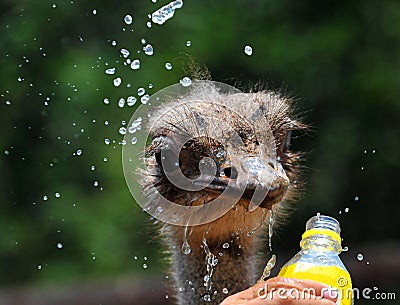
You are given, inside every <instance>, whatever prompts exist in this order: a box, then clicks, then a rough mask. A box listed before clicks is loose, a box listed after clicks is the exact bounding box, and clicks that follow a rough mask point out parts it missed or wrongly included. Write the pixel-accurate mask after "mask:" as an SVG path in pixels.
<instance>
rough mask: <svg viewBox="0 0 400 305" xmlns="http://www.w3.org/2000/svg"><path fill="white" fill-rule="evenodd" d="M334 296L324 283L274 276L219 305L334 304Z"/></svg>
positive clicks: (335, 296)
mask: <svg viewBox="0 0 400 305" xmlns="http://www.w3.org/2000/svg"><path fill="white" fill-rule="evenodd" d="M336 298H337V294H336V295H335V293H334V292H333V291H332V290H331V289H330V287H329V286H327V285H325V284H322V283H319V282H315V281H311V280H301V279H294V278H284V277H274V278H270V279H269V280H267V281H265V282H260V283H257V284H256V285H254V286H252V287H250V288H248V289H246V290H243V291H241V292H238V293H236V294H234V295H231V296H229V297H228V298H226V299H225V300H224V301H223V302H222V303H221V304H220V305H242V304H243V305H294V304H295V305H335V302H336Z"/></svg>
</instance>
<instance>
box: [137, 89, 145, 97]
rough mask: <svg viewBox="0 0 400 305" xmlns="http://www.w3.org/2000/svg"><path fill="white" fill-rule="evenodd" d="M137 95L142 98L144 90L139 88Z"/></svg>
mask: <svg viewBox="0 0 400 305" xmlns="http://www.w3.org/2000/svg"><path fill="white" fill-rule="evenodd" d="M137 93H138V95H139V96H142V95H143V94H145V93H146V90H144V88H139V89H138V90H137Z"/></svg>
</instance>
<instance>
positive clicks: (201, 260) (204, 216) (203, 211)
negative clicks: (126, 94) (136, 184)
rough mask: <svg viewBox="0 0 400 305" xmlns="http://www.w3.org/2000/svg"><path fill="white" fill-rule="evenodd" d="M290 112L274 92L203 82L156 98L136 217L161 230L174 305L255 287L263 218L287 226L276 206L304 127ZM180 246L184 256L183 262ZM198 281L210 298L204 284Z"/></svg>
mask: <svg viewBox="0 0 400 305" xmlns="http://www.w3.org/2000/svg"><path fill="white" fill-rule="evenodd" d="M292 108H293V107H292V103H291V100H290V98H287V97H285V96H284V95H282V94H280V93H277V92H272V91H260V92H252V93H242V92H240V91H239V90H236V89H232V87H229V88H228V89H226V88H223V86H221V85H219V83H215V82H210V81H202V82H194V83H193V84H192V85H191V87H190V90H186V91H185V93H184V94H181V95H178V96H170V97H167V98H165V100H164V102H163V103H161V105H160V106H158V107H157V108H156V110H155V111H153V113H152V114H151V116H150V120H149V122H148V124H147V125H148V126H147V129H148V132H149V134H150V141H149V145H148V146H147V148H146V151H145V158H144V160H145V164H146V168H145V170H143V171H142V173H141V180H140V181H141V186H142V188H143V190H144V193H145V195H146V203H145V205H144V208H145V210H146V211H148V212H149V213H150V214H151V215H155V216H156V218H159V219H160V217H158V216H160V215H162V220H163V221H164V224H163V226H162V227H161V233H162V234H161V236H162V237H163V239H164V240H165V241H166V243H167V245H168V248H169V249H170V252H171V255H172V265H173V266H172V269H173V273H174V278H175V290H177V289H178V287H179V291H180V292H179V293H178V297H177V298H178V303H179V304H202V303H201V301H199V300H203V299H204V297H205V296H208V295H209V294H210V293H211V292H212V291H211V290H212V289H214V290H213V291H214V292H213V294H214V295H216V294H217V296H216V297H215V298H214V301H215V302H216V303H215V304H217V302H220V301H221V300H222V298H223V297H224V295H223V294H222V293H221V291H222V290H223V288H224V289H229V291H230V292H235V291H239V290H241V289H244V288H246V287H247V286H248V285H249V284H251V283H252V282H253V281H254V278H255V277H257V273H256V272H255V271H254V270H255V269H254V266H255V263H254V262H255V259H254V257H255V254H256V253H257V252H259V249H258V247H257V246H258V244H259V243H258V242H257V241H258V240H259V238H257V237H258V236H259V235H262V234H261V233H260V232H262V228H263V227H266V226H265V224H266V223H267V218H266V215H268V213H270V214H269V215H270V219H271V215H272V212H270V211H273V215H274V218H275V219H276V220H279V219H282V218H283V219H284V218H286V217H287V214H286V213H287V208H286V207H285V205H286V204H284V203H286V202H287V201H288V200H289V199H290V198H293V195H294V194H295V191H296V189H297V186H298V184H299V165H298V163H299V159H300V154H299V153H295V152H292V151H291V149H290V140H291V137H292V133H293V132H294V131H297V130H303V129H304V128H305V125H303V124H302V123H301V122H300V121H299V120H298V119H297V118H296V117H295V116H294V114H293V111H292ZM166 202H167V203H169V205H166V204H165V203H166ZM170 203H172V204H173V205H172V206H174V207H171V204H170ZM177 211H179V212H177ZM182 211H183V212H182ZM255 231H257V232H255ZM253 233H255V234H253ZM186 239H187V241H188V242H189V244H190V246H191V250H192V251H191V252H190V251H186V253H182V251H181V246H182V243H184V242H185V241H186ZM222 245H224V247H222ZM226 245H229V247H227V246H226ZM217 251H218V253H219V255H220V256H221V257H220V258H219V263H218V266H212V268H209V267H210V266H209V265H207V264H208V261H207V263H205V259H206V258H207V257H208V258H209V255H210V253H212V252H217ZM224 253H225V254H224ZM214 267H215V270H214V269H213V268H214ZM211 269H212V270H213V271H212V272H211V274H210V270H211ZM205 273H208V276H209V277H211V275H212V278H213V283H214V286H213V288H212V289H211V287H210V285H205V284H204V283H203V279H204V275H205ZM188 283H192V284H190V285H189V284H188ZM188 285H189V286H188ZM186 286H187V287H186ZM182 287H186V288H182ZM185 291H186V292H185ZM218 291H219V294H218ZM225 296H226V295H225ZM207 302H208V301H207ZM207 302H205V304H210V303H207ZM211 304H214V303H211Z"/></svg>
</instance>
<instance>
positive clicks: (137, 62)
mask: <svg viewBox="0 0 400 305" xmlns="http://www.w3.org/2000/svg"><path fill="white" fill-rule="evenodd" d="M139 68H140V60H139V59H135V60H133V61H132V63H131V69H132V70H137V69H139Z"/></svg>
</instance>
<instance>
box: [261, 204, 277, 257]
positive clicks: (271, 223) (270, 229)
mask: <svg viewBox="0 0 400 305" xmlns="http://www.w3.org/2000/svg"><path fill="white" fill-rule="evenodd" d="M263 218H264V217H263ZM274 221H275V218H274V210H271V211H270V215H269V222H268V247H269V251H271V252H272V234H273V233H274V230H273V228H274ZM261 222H262V221H261Z"/></svg>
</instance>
